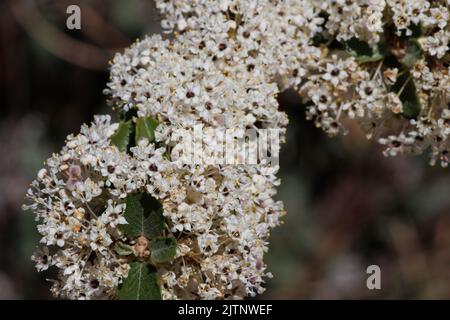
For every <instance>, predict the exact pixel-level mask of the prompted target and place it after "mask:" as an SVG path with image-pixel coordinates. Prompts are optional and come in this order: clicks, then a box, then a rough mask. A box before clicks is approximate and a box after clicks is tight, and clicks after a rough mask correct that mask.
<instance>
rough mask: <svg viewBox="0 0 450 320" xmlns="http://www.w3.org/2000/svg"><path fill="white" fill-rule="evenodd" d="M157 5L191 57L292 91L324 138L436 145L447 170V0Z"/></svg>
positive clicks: (415, 147)
mask: <svg viewBox="0 0 450 320" xmlns="http://www.w3.org/2000/svg"><path fill="white" fill-rule="evenodd" d="M156 3H157V7H158V8H159V9H160V10H161V12H162V14H163V16H164V20H163V27H165V28H166V29H167V31H169V32H170V31H174V32H177V33H180V35H178V37H177V39H178V40H177V44H178V45H177V44H175V46H176V47H177V48H178V47H182V48H185V54H186V55H196V56H199V55H202V54H203V55H205V54H206V55H207V56H208V57H209V58H207V61H213V62H214V64H215V65H216V66H217V67H218V68H220V69H221V70H222V71H223V72H224V73H225V74H231V75H233V76H234V77H236V78H245V77H253V76H255V75H258V76H259V74H260V73H263V75H264V77H265V78H266V80H267V81H268V82H270V81H276V82H277V83H278V85H279V87H280V89H285V88H288V87H294V88H296V89H297V90H298V91H299V93H300V94H301V96H302V98H303V99H304V101H305V102H307V103H310V104H311V105H310V106H309V107H308V108H307V117H308V118H309V119H312V120H314V122H315V124H316V125H317V127H321V128H322V129H324V130H325V131H326V132H327V133H328V134H330V135H336V134H338V133H341V132H342V133H346V131H347V129H346V127H347V125H346V124H348V123H349V121H351V122H357V123H358V124H359V125H360V127H361V128H362V129H363V130H364V132H365V133H366V135H367V137H368V138H371V139H376V140H377V141H379V142H380V143H381V144H383V145H386V147H387V149H386V150H385V152H384V153H385V155H395V154H399V153H422V152H424V151H425V150H427V149H431V152H432V158H431V164H434V163H436V162H437V161H440V162H441V165H442V166H444V167H446V166H447V165H448V161H449V158H448V153H449V147H450V146H449V142H448V130H449V126H450V120H449V119H448V115H449V111H448V110H449V107H448V104H449V96H450V89H449V88H450V86H449V82H450V68H449V66H450V51H449V38H450V25H449V23H448V21H449V5H450V2H449V1H448V0H436V1H426V0H350V1H349V0H333V1H331V0H330V1H322V0H304V1H299V0H286V1H268V0H258V1H241V0H225V1H212V0H200V1H198V0H195V1H194V0H182V1H164V0H157V1H156ZM355 46H356V47H358V48H355ZM361 49H363V50H361ZM249 71H251V72H249Z"/></svg>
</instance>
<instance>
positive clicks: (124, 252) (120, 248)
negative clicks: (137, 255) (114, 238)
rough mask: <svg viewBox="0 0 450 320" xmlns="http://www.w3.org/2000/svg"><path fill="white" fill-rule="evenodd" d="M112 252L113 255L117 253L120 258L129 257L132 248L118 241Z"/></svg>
mask: <svg viewBox="0 0 450 320" xmlns="http://www.w3.org/2000/svg"><path fill="white" fill-rule="evenodd" d="M113 250H114V252H115V253H117V254H118V255H120V256H129V255H130V254H133V253H134V251H133V247H132V246H130V245H127V244H125V243H123V242H120V241H119V242H117V243H116V244H115V245H114V248H113Z"/></svg>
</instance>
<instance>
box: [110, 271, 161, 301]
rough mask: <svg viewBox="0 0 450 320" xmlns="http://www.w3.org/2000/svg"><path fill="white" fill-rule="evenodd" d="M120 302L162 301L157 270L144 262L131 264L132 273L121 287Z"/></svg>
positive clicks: (119, 291) (129, 273) (118, 293)
mask: <svg viewBox="0 0 450 320" xmlns="http://www.w3.org/2000/svg"><path fill="white" fill-rule="evenodd" d="M117 295H118V297H119V299H120V300H161V299H162V296H161V288H160V281H159V277H158V273H157V271H156V269H155V268H154V267H153V266H151V265H148V264H146V263H143V262H133V263H131V264H130V271H129V272H128V277H126V278H125V279H124V280H123V282H122V284H121V285H120V286H119V290H118V292H117Z"/></svg>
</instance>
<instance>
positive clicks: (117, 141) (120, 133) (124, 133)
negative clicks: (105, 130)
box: [111, 121, 131, 152]
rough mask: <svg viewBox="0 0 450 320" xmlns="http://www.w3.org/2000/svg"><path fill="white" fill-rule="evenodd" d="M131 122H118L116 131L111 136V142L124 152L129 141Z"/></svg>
mask: <svg viewBox="0 0 450 320" xmlns="http://www.w3.org/2000/svg"><path fill="white" fill-rule="evenodd" d="M130 134H131V122H130V121H124V122H121V123H120V124H119V128H118V129H117V131H116V132H115V133H114V134H113V135H112V136H111V144H112V145H114V146H116V147H117V148H118V149H119V150H120V151H122V152H126V151H127V147H128V144H129V142H130Z"/></svg>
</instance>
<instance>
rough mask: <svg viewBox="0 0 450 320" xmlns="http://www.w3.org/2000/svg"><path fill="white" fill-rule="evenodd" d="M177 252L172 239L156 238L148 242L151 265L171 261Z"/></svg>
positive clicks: (175, 243) (174, 241) (175, 242)
mask: <svg viewBox="0 0 450 320" xmlns="http://www.w3.org/2000/svg"><path fill="white" fill-rule="evenodd" d="M176 251H177V241H176V240H175V239H174V238H156V239H153V240H152V241H151V242H150V252H151V259H152V262H153V263H164V262H169V261H171V260H172V259H173V258H174V257H175V254H176Z"/></svg>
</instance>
